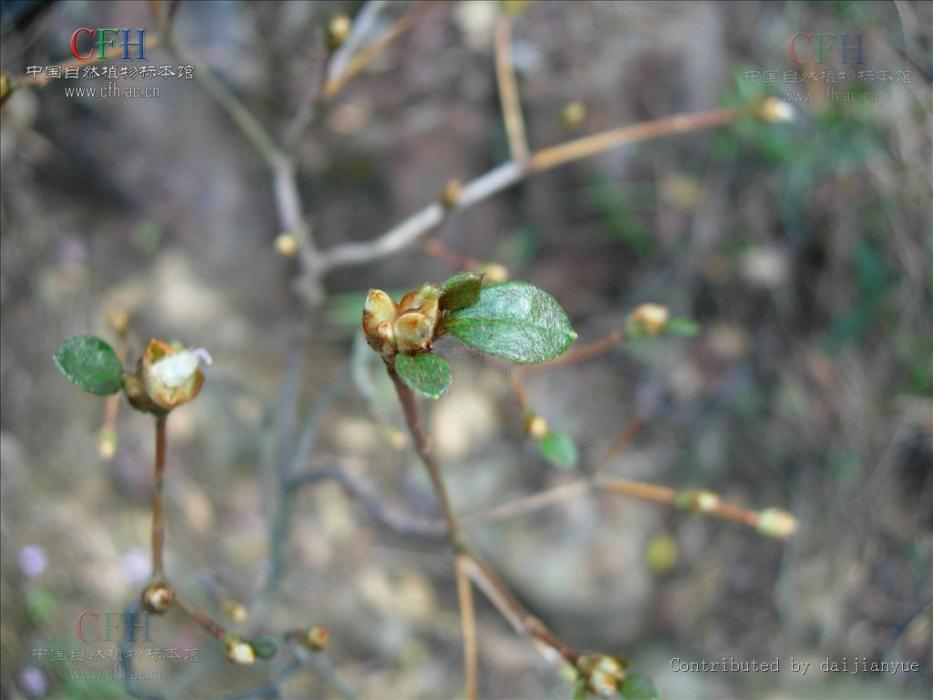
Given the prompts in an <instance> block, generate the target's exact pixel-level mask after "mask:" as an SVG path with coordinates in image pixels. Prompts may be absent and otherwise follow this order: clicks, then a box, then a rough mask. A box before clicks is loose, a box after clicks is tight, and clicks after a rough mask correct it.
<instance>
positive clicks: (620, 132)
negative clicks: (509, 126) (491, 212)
mask: <svg viewBox="0 0 933 700" xmlns="http://www.w3.org/2000/svg"><path fill="white" fill-rule="evenodd" d="M738 116H739V111H738V110H731V109H716V110H712V111H708V112H692V113H687V114H675V115H673V116H670V117H664V118H662V119H655V120H652V121H647V122H642V123H640V124H634V125H632V126H626V127H622V128H620V129H612V130H610V131H604V132H601V133H598V134H593V135H592V136H586V137H583V138H580V139H576V140H574V141H570V142H568V143H564V144H561V145H558V146H553V147H550V148H545V149H543V150H541V151H538V152H537V153H534V154H532V155H531V156H530V158H529V163H528V167H527V168H526V167H524V166H523V165H522V164H520V163H519V162H517V161H514V160H510V161H507V162H505V163H503V164H501V165H498V166H496V167H495V168H493V169H492V170H490V171H489V172H487V173H485V174H483V175H480V176H479V177H478V178H476V179H475V180H472V181H471V182H468V183H467V184H465V185H464V186H463V189H462V190H461V193H460V198H459V200H458V201H457V203H456V204H455V205H454V206H453V207H452V208H451V210H450V211H460V210H463V209H467V208H469V207H471V206H473V205H474V204H478V203H479V202H482V201H485V200H486V199H488V198H490V197H492V196H493V195H496V194H498V193H499V192H502V191H503V190H505V189H507V188H509V187H511V186H513V185H515V184H517V183H519V182H521V181H523V180H524V179H526V178H527V177H528V176H529V175H531V174H534V173H540V172H543V171H545V170H549V169H551V168H555V167H557V166H558V165H563V164H565V163H569V162H572V161H575V160H580V159H582V158H587V157H589V156H592V155H596V154H597V153H602V152H605V151H609V150H611V149H614V148H618V147H620V146H624V145H626V144H629V143H634V142H637V141H645V140H648V139H653V138H659V137H661V136H667V135H670V134H678V133H685V132H688V131H697V130H701V129H711V128H714V127H717V126H724V125H726V124H731V123H732V122H734V121H735V120H736V119H737V118H738ZM444 216H445V209H444V207H443V206H442V205H441V204H440V203H438V202H432V203H431V204H429V205H427V206H426V207H424V208H423V209H421V210H420V211H418V212H416V213H415V214H412V215H411V216H410V217H408V218H407V219H405V220H404V221H402V222H401V223H399V224H398V225H396V226H394V227H393V228H391V229H389V230H388V231H386V232H385V233H384V234H382V235H380V236H378V237H376V238H375V239H373V240H370V241H366V242H365V243H344V244H341V245H339V246H335V247H334V248H331V249H329V250H326V251H322V253H321V256H320V260H319V263H320V268H321V269H322V270H329V269H333V268H337V267H343V266H346V265H360V264H363V263H368V262H372V261H373V260H379V259H381V258H384V257H388V256H389V255H393V254H395V253H397V252H399V251H401V250H403V249H404V248H406V247H407V246H409V245H411V244H412V243H414V242H415V241H417V240H418V239H419V238H421V237H423V236H425V235H427V234H429V233H430V232H431V231H432V230H433V229H434V227H435V226H437V225H438V224H439V223H440V222H441V221H442V220H443V218H444Z"/></svg>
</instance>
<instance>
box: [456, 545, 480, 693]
mask: <svg viewBox="0 0 933 700" xmlns="http://www.w3.org/2000/svg"><path fill="white" fill-rule="evenodd" d="M465 558H466V557H465V556H464V555H462V554H460V555H457V562H456V571H457V597H458V598H459V600H460V627H461V629H462V630H463V675H464V677H465V678H466V696H467V700H476V670H477V666H478V663H477V650H476V611H475V610H474V608H473V588H472V584H471V583H470V577H469V575H468V574H467V572H466V569H465V568H464V563H463V562H464V559H465Z"/></svg>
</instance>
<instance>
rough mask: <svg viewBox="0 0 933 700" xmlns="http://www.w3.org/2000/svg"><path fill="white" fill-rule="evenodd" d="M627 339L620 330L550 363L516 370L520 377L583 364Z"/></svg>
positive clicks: (520, 367) (578, 347)
mask: <svg viewBox="0 0 933 700" xmlns="http://www.w3.org/2000/svg"><path fill="white" fill-rule="evenodd" d="M624 339H625V334H624V333H623V332H622V330H620V329H618V328H617V329H616V330H614V331H612V332H611V333H609V335H607V336H606V337H605V338H602V339H601V340H595V341H593V342H592V343H587V344H586V345H578V346H577V347H574V348H571V349H570V350H568V351H567V352H565V353H564V354H563V355H561V356H560V357H558V358H557V359H555V360H551V361H550V362H542V363H541V364H537V365H520V366H519V367H517V368H516V371H517V372H518V374H520V375H525V374H534V373H535V372H540V371H542V370H547V369H553V368H554V367H564V366H566V365H573V364H576V363H577V362H583V361H584V360H589V359H592V358H594V357H597V356H599V355H602V354H603V353H605V352H608V351H609V350H611V349H612V348H614V347H615V346H616V345H618V344H619V343H621V342H622V341H623V340H624Z"/></svg>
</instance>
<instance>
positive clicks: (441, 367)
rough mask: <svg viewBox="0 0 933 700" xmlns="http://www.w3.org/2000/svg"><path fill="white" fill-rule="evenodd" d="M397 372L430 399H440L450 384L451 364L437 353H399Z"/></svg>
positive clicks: (396, 359) (413, 387)
mask: <svg viewBox="0 0 933 700" xmlns="http://www.w3.org/2000/svg"><path fill="white" fill-rule="evenodd" d="M395 372H396V373H397V374H398V376H399V377H401V378H402V381H403V382H405V383H406V384H407V385H408V386H410V387H411V388H412V389H414V390H415V391H417V392H418V393H420V394H424V395H425V396H427V397H428V398H429V399H439V398H441V396H443V395H444V392H445V391H447V388H448V387H449V386H450V365H448V364H447V360H445V359H444V358H443V357H438V356H437V355H431V354H428V353H424V354H421V355H398V356H396V358H395Z"/></svg>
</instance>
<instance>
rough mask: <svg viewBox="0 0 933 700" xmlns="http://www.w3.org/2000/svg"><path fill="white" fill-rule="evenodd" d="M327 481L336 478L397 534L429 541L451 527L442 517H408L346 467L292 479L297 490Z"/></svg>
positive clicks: (439, 538)
mask: <svg viewBox="0 0 933 700" xmlns="http://www.w3.org/2000/svg"><path fill="white" fill-rule="evenodd" d="M324 481H336V482H337V483H339V484H340V485H341V486H342V487H343V489H344V491H346V492H347V495H348V496H350V497H351V498H353V499H354V500H355V501H357V502H358V503H359V504H360V505H362V506H363V508H364V509H365V510H366V512H367V513H368V514H369V516H370V517H371V518H372V519H373V520H374V521H375V523H376V524H377V525H378V526H379V527H380V528H381V529H383V530H388V531H390V532H392V533H394V534H396V535H399V536H401V537H407V538H414V539H420V540H427V541H433V542H438V541H444V540H445V539H446V532H447V528H446V526H445V524H444V522H443V521H441V520H416V519H412V518H405V517H403V516H401V515H399V514H397V513H396V512H394V511H393V510H392V509H390V508H389V507H388V506H386V504H385V503H383V502H382V501H381V500H379V497H378V496H377V495H376V494H375V493H374V492H373V490H372V487H370V486H368V485H366V484H365V483H364V482H363V481H362V480H361V479H359V478H358V477H356V476H354V475H353V474H352V473H351V472H349V471H347V470H346V469H340V468H330V469H327V468H318V469H308V470H306V471H303V472H299V473H297V474H295V475H294V476H293V477H292V478H291V480H290V482H289V490H290V492H292V493H294V492H295V490H296V489H298V488H301V487H302V486H305V485H310V484H318V483H321V482H324Z"/></svg>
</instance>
